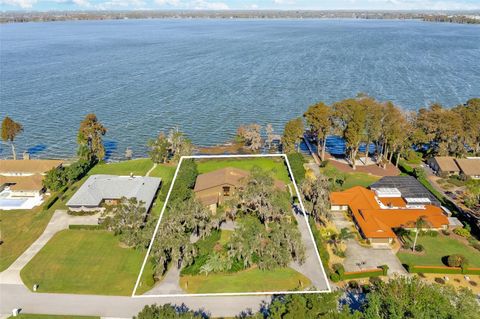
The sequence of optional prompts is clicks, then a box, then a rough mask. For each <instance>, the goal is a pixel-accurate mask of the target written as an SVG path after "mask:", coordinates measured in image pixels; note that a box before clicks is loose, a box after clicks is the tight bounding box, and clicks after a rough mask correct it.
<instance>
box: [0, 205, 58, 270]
mask: <svg viewBox="0 0 480 319" xmlns="http://www.w3.org/2000/svg"><path fill="white" fill-rule="evenodd" d="M52 215H53V209H50V210H49V211H42V208H41V207H36V208H34V209H31V210H9V211H6V210H2V211H0V229H1V232H2V233H1V238H2V240H3V244H2V245H0V256H1V258H0V271H3V270H5V269H7V268H8V267H9V266H10V265H11V264H12V263H13V262H14V261H15V259H17V258H18V257H19V256H20V255H21V254H22V253H23V252H24V251H25V250H26V249H27V248H28V247H29V246H30V245H31V244H32V243H33V242H34V241H35V240H36V239H37V238H38V237H39V236H40V235H41V234H42V233H43V231H44V230H45V227H47V224H48V222H49V221H50V218H52Z"/></svg>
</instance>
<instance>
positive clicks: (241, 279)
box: [180, 268, 310, 293]
mask: <svg viewBox="0 0 480 319" xmlns="http://www.w3.org/2000/svg"><path fill="white" fill-rule="evenodd" d="M309 285H310V280H309V279H308V278H307V277H305V276H304V275H302V274H300V273H298V272H296V271H295V270H293V269H291V268H278V269H275V270H270V271H263V270H260V269H257V268H251V269H248V270H243V271H239V272H236V273H229V274H209V275H208V276H205V275H195V276H182V277H180V286H181V287H182V288H183V289H185V290H186V291H187V292H188V293H222V292H257V291H259V292H260V291H262V292H264V291H265V292H268V291H287V290H294V289H297V288H299V289H305V288H307V287H308V286H309Z"/></svg>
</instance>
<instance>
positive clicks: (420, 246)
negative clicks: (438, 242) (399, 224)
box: [415, 244, 425, 252]
mask: <svg viewBox="0 0 480 319" xmlns="http://www.w3.org/2000/svg"><path fill="white" fill-rule="evenodd" d="M424 250H425V248H424V247H423V245H421V244H418V245H416V246H415V251H418V252H422V251H424Z"/></svg>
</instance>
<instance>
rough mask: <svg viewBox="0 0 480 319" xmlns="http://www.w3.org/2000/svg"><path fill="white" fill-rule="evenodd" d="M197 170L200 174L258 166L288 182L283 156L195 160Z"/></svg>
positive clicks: (248, 168) (249, 168)
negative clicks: (222, 169) (231, 168)
mask: <svg viewBox="0 0 480 319" xmlns="http://www.w3.org/2000/svg"><path fill="white" fill-rule="evenodd" d="M197 166H198V172H199V173H200V174H203V173H208V172H211V171H214V170H217V169H220V168H224V167H235V168H239V169H243V170H247V171H249V170H251V169H252V168H253V167H254V166H258V167H260V168H262V169H264V170H268V171H273V173H274V175H275V178H277V179H279V180H281V181H284V182H285V183H287V184H288V183H290V178H289V177H288V170H287V166H286V165H285V164H284V161H283V158H269V157H257V158H242V159H206V160H203V159H202V160H197Z"/></svg>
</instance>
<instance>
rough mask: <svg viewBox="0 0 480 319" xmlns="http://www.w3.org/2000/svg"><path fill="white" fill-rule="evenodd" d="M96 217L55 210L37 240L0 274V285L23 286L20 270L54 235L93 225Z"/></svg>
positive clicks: (95, 222)
mask: <svg viewBox="0 0 480 319" xmlns="http://www.w3.org/2000/svg"><path fill="white" fill-rule="evenodd" d="M97 220H98V216H96V215H93V216H70V215H68V214H67V212H66V211H64V210H57V211H55V213H54V214H53V216H52V219H51V220H50V222H49V223H48V225H47V227H46V228H45V231H44V232H43V233H42V235H40V237H38V239H37V240H36V241H35V242H34V243H33V244H32V245H31V246H30V247H29V248H28V249H27V250H26V251H25V252H24V253H23V254H21V255H20V257H18V258H17V260H15V261H14V262H13V264H11V265H10V267H8V268H7V269H6V270H4V271H3V272H1V273H0V283H2V284H17V285H23V282H22V279H21V278H20V270H22V268H23V267H25V266H26V265H27V263H28V262H29V261H30V260H31V259H32V258H33V257H34V256H35V255H36V254H37V253H38V252H39V251H40V249H42V248H43V246H45V244H46V243H47V242H48V241H49V240H50V238H52V237H53V236H54V235H55V234H56V233H58V232H59V231H61V230H64V229H67V228H68V226H69V225H95V224H97Z"/></svg>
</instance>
